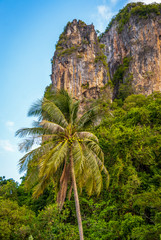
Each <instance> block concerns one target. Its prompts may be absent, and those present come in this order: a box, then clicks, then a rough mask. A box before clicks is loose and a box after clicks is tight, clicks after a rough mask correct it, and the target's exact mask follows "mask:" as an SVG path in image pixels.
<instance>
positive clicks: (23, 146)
mask: <svg viewBox="0 0 161 240" xmlns="http://www.w3.org/2000/svg"><path fill="white" fill-rule="evenodd" d="M34 143H35V139H34V138H31V139H25V140H24V141H23V142H22V143H20V144H19V150H20V151H21V152H28V151H29V150H30V149H31V148H32V146H33V145H34Z"/></svg>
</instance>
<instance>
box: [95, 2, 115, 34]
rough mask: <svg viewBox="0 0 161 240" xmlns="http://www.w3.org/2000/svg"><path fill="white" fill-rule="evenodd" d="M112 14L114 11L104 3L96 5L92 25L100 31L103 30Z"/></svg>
mask: <svg viewBox="0 0 161 240" xmlns="http://www.w3.org/2000/svg"><path fill="white" fill-rule="evenodd" d="M111 1H113V2H114V1H116V0H111ZM114 15H115V13H114V12H113V11H112V9H111V8H110V7H109V6H107V5H106V4H104V5H99V6H97V14H95V15H94V16H93V18H94V20H95V23H94V25H95V26H96V29H98V30H99V31H101V32H104V30H105V28H106V27H107V25H108V23H109V21H110V20H111V18H112V17H113V16H114Z"/></svg>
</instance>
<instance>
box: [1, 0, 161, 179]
mask: <svg viewBox="0 0 161 240" xmlns="http://www.w3.org/2000/svg"><path fill="white" fill-rule="evenodd" d="M128 2H130V0H129V1H128V0H121V1H120V0H81V1H76V0H68V1H67V0H59V1H58V0H0V84H1V93H0V109H1V111H0V115H1V116H0V176H5V177H6V178H7V179H8V178H14V179H15V180H16V181H20V180H19V178H20V176H22V175H23V174H21V175H19V173H18V166H17V164H18V160H19V159H20V158H21V157H22V156H23V154H22V153H20V152H19V151H18V143H19V142H20V139H17V138H16V137H15V131H16V130H17V129H19V128H22V127H30V126H31V122H32V119H30V118H28V117H27V111H28V109H29V107H30V106H31V104H32V103H33V102H35V101H36V100H37V99H39V98H41V97H42V96H43V93H44V90H45V87H46V86H47V85H49V84H50V83H51V81H50V76H49V75H50V74H51V62H50V59H51V58H52V56H53V54H54V50H55V44H56V42H57V41H58V38H59V35H60V34H61V32H62V31H63V28H64V26H65V25H66V23H67V22H68V21H72V20H73V19H81V20H83V21H84V22H86V23H87V24H91V23H93V24H94V25H95V29H98V30H100V31H101V32H102V31H104V30H105V28H106V26H107V25H108V22H109V21H110V19H111V18H112V16H114V15H115V14H116V13H118V11H119V9H121V8H122V7H124V6H125V5H126V4H127V3H128ZM144 2H145V3H151V2H153V1H150V0H145V1H144ZM155 2H161V1H159V0H158V1H155Z"/></svg>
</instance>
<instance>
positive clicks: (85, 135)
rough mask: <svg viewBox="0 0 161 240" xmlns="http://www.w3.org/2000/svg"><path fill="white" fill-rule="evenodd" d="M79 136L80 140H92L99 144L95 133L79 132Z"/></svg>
mask: <svg viewBox="0 0 161 240" xmlns="http://www.w3.org/2000/svg"><path fill="white" fill-rule="evenodd" d="M77 136H78V137H79V138H80V139H84V138H87V139H91V140H93V141H95V142H97V143H98V138H97V137H96V135H94V134H93V133H91V132H77Z"/></svg>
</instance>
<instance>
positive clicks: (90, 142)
mask: <svg viewBox="0 0 161 240" xmlns="http://www.w3.org/2000/svg"><path fill="white" fill-rule="evenodd" d="M78 108H79V101H77V100H74V99H73V98H72V97H71V96H70V95H69V94H68V93H67V92H66V91H58V90H57V91H54V92H52V93H50V94H48V96H47V97H46V98H45V97H44V98H43V99H42V100H41V101H37V102H36V103H35V104H33V105H32V106H31V108H30V110H29V113H28V115H29V116H37V117H38V121H37V122H35V123H34V126H33V127H32V128H23V129H20V130H18V131H17V132H16V135H17V136H19V137H26V139H25V140H24V141H23V142H22V143H21V144H20V149H21V150H24V151H27V154H25V155H24V156H23V157H22V158H21V159H20V161H19V166H20V171H25V170H28V173H27V177H26V181H27V182H37V184H36V186H35V187H34V192H33V196H34V197H38V196H39V195H40V194H42V193H43V191H44V189H45V188H46V187H47V185H48V184H49V183H51V181H53V182H54V183H55V184H56V185H57V186H58V189H59V191H58V194H57V202H58V204H59V207H60V208H62V206H63V203H64V201H65V198H66V194H67V189H69V195H70V194H71V192H72V189H73V190H74V197H75V200H76V198H78V194H77V186H78V187H79V189H80V190H81V189H82V188H83V187H85V189H86V191H87V193H88V194H89V195H91V194H92V193H94V192H95V193H96V194H97V195H99V194H100V192H101V189H102V186H103V180H102V174H101V172H102V171H103V172H104V173H105V175H106V186H107V187H108V184H109V175H108V171H107V169H106V168H105V166H104V154H103V152H102V150H101V148H100V147H99V144H98V139H97V137H96V136H95V135H94V134H93V133H91V132H88V131H87V129H88V127H89V126H90V125H91V124H92V122H93V120H94V119H95V117H96V112H97V109H96V108H93V109H90V110H89V111H87V112H85V113H84V114H83V115H82V116H81V117H78V115H79V114H78ZM35 143H37V144H39V146H38V147H37V148H36V149H34V150H31V149H32V146H33V145H34V144H35ZM78 201H79V200H78ZM78 205H79V202H78ZM76 208H77V206H76ZM78 210H79V209H78ZM77 217H78V216H77ZM78 222H79V221H78ZM80 239H83V238H80Z"/></svg>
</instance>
